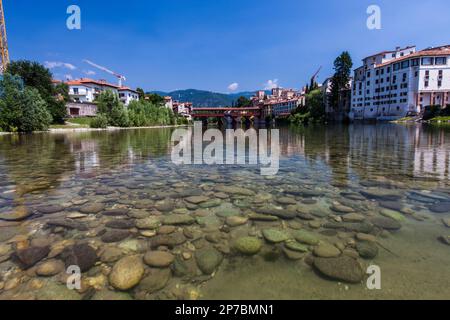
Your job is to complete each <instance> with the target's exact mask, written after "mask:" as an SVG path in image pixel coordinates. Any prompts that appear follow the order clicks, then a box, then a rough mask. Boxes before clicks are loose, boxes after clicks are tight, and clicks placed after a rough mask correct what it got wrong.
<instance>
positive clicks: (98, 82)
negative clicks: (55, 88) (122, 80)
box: [66, 78, 120, 89]
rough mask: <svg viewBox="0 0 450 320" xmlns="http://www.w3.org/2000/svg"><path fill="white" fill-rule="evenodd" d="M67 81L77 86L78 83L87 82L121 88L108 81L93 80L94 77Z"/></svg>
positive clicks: (83, 83)
mask: <svg viewBox="0 0 450 320" xmlns="http://www.w3.org/2000/svg"><path fill="white" fill-rule="evenodd" d="M66 83H67V84H68V85H69V86H77V85H85V84H96V85H100V86H106V87H111V88H115V89H119V88H120V87H119V86H117V85H115V84H111V83H108V82H106V81H101V80H93V79H88V78H81V79H78V80H71V81H67V82H66Z"/></svg>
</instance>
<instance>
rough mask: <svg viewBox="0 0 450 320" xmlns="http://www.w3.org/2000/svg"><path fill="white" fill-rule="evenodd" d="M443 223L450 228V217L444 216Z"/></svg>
mask: <svg viewBox="0 0 450 320" xmlns="http://www.w3.org/2000/svg"><path fill="white" fill-rule="evenodd" d="M442 223H443V224H444V225H445V226H446V227H447V228H450V218H442Z"/></svg>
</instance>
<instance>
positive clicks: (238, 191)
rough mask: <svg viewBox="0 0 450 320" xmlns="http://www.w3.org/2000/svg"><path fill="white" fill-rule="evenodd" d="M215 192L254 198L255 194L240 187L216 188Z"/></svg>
mask: <svg viewBox="0 0 450 320" xmlns="http://www.w3.org/2000/svg"><path fill="white" fill-rule="evenodd" d="M215 191H217V192H223V193H228V194H234V195H241V196H254V195H255V192H254V191H252V190H249V189H245V188H241V187H234V186H218V187H216V188H215Z"/></svg>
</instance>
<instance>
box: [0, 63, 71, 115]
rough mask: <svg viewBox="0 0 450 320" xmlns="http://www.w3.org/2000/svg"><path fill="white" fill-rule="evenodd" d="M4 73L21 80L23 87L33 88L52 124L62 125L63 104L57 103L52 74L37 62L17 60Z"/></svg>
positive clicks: (64, 113)
mask: <svg viewBox="0 0 450 320" xmlns="http://www.w3.org/2000/svg"><path fill="white" fill-rule="evenodd" d="M6 72H7V73H9V74H12V75H17V76H19V77H21V78H22V80H23V81H24V84H25V86H27V87H31V88H35V89H36V90H37V91H38V92H39V95H40V96H41V97H42V99H44V100H45V102H46V104H47V108H48V111H49V112H50V114H51V115H52V119H53V123H59V124H62V123H64V120H65V118H66V117H67V109H66V105H65V102H64V103H63V102H61V101H58V99H57V98H56V96H57V91H56V88H55V86H54V85H53V82H52V77H53V76H52V73H51V72H50V70H48V69H47V68H45V67H44V66H43V65H41V64H40V63H37V62H32V61H27V60H19V61H13V62H11V63H10V64H9V65H8V68H7V69H6Z"/></svg>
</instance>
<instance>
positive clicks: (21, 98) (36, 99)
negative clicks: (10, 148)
mask: <svg viewBox="0 0 450 320" xmlns="http://www.w3.org/2000/svg"><path fill="white" fill-rule="evenodd" d="M0 93H1V95H0V127H1V128H2V129H3V130H5V131H12V132H15V131H18V132H32V131H37V130H47V129H48V126H49V124H50V122H51V120H52V117H51V115H50V113H49V112H48V110H47V104H46V102H45V101H44V100H43V99H42V98H41V96H40V94H39V92H38V90H37V89H34V88H30V87H26V88H25V89H24V88H22V83H21V81H20V80H18V79H17V78H15V77H13V76H11V75H9V74H5V75H4V77H3V79H2V80H0Z"/></svg>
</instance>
